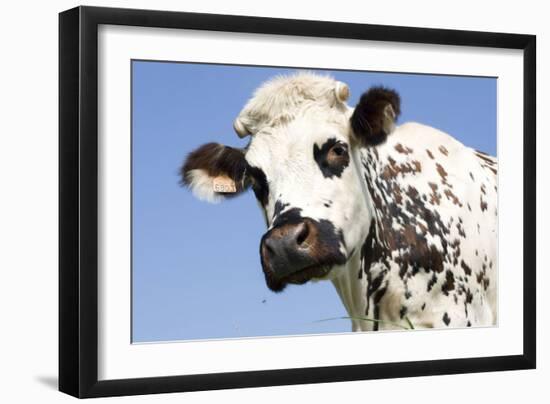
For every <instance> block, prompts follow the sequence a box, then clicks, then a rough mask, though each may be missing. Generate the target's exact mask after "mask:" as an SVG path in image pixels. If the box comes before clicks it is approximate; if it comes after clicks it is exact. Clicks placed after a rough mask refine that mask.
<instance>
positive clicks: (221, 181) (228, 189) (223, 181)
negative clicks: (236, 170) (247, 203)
mask: <svg viewBox="0 0 550 404" xmlns="http://www.w3.org/2000/svg"><path fill="white" fill-rule="evenodd" d="M212 186H213V188H214V192H219V193H222V194H233V193H235V192H237V186H236V185H235V181H233V180H232V179H231V178H229V177H227V176H226V175H219V176H217V177H215V178H214V180H213V181H212Z"/></svg>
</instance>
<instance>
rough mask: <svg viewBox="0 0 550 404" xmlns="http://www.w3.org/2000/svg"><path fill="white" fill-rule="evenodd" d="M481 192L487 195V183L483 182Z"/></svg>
mask: <svg viewBox="0 0 550 404" xmlns="http://www.w3.org/2000/svg"><path fill="white" fill-rule="evenodd" d="M480 189H481V193H483V194H484V195H487V192H485V185H484V184H481V187H480Z"/></svg>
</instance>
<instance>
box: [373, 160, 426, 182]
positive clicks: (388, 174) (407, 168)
mask: <svg viewBox="0 0 550 404" xmlns="http://www.w3.org/2000/svg"><path fill="white" fill-rule="evenodd" d="M388 162H389V164H388V165H386V166H385V167H384V170H383V171H382V174H381V177H382V179H384V180H386V181H387V180H390V179H392V178H395V177H396V176H397V175H398V174H403V175H405V174H416V173H417V172H420V171H421V166H420V162H418V161H416V160H415V161H412V164H409V163H401V164H397V162H396V161H395V160H394V159H393V158H391V157H389V158H388Z"/></svg>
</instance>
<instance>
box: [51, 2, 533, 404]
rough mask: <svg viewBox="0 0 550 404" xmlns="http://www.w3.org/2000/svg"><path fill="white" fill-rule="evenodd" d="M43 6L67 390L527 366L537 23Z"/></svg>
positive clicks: (98, 392)
mask: <svg viewBox="0 0 550 404" xmlns="http://www.w3.org/2000/svg"><path fill="white" fill-rule="evenodd" d="M59 23H60V25H59V26H60V31H59V33H60V52H59V55H60V60H59V64H60V65H59V79H60V90H59V91H60V121H59V122H60V130H59V134H60V269H59V271H60V272H59V275H60V276H59V282H60V288H59V290H60V292H59V293H60V295H59V299H60V307H59V309H60V322H59V335H60V337H59V347H60V349H59V352H60V354H59V355H60V358H59V387H60V390H61V391H63V392H66V393H68V394H71V395H73V396H76V397H100V396H113V395H131V394H147V393H161V392H183V391H194V390H208V389H222V388H238V387H255V386H272V385H284V384H299V383H322V382H333V381H347V380H360V379H377V378H391V377H408V376H421V375H439V374H456V373H466V372H486V371H498V370H512V369H531V368H534V367H535V362H536V361H535V357H536V355H535V352H536V343H535V301H536V297H535V144H536V143H535V118H536V116H535V99H536V97H535V90H536V88H535V47H536V45H535V44H536V41H535V37H534V36H531V35H519V34H502V33H486V32H470V31H451V30H438V29H423V28H410V27H395V26H376V25H365V24H349V23H338V22H324V21H305V20H284V19H272V18H260V17H245V16H225V15H212V14H196V13H180V12H164V11H152V10H149V11H146V10H125V9H109V8H94V7H78V8H75V9H72V10H68V11H65V12H63V13H61V14H60V20H59ZM411 347H414V349H411Z"/></svg>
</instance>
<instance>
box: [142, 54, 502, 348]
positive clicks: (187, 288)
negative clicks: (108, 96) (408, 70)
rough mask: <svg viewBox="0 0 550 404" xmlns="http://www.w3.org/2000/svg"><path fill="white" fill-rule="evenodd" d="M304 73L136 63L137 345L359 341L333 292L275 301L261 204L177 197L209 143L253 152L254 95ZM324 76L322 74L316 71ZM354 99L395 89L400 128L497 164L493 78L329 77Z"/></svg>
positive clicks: (300, 289)
mask: <svg viewBox="0 0 550 404" xmlns="http://www.w3.org/2000/svg"><path fill="white" fill-rule="evenodd" d="M295 70H296V69H280V68H265V67H245V66H228V65H210V64H188V63H166V62H149V61H133V62H132V77H133V78H132V112H133V114H132V153H133V154H132V159H133V161H132V170H133V178H132V185H133V191H132V192H133V195H132V197H133V212H132V213H133V215H132V225H133V235H132V241H133V253H132V254H133V257H132V262H133V267H132V282H133V284H132V299H133V301H132V327H133V329H132V335H133V342H152V341H174V340H189V339H203V338H208V339H210V338H234V337H252V336H274V335H296V334H311V333H314V334H318V333H327V332H348V331H350V324H349V321H347V320H332V321H319V320H323V319H327V318H333V317H340V316H345V315H346V312H345V310H344V308H343V306H342V304H341V303H340V301H339V298H338V296H337V294H336V291H335V290H334V287H333V286H332V284H331V283H330V282H317V283H308V284H306V285H302V286H293V285H291V286H289V287H288V288H287V289H286V290H285V291H284V292H283V293H279V294H275V293H272V292H271V291H269V290H268V289H267V286H266V285H265V281H264V278H263V274H262V270H261V265H260V259H259V252H258V250H259V241H260V238H261V236H262V234H263V233H264V232H265V224H264V221H263V218H262V214H261V212H260V210H259V208H258V206H257V204H256V201H255V198H254V196H253V193H252V192H249V193H246V194H244V195H242V196H240V197H238V198H234V199H231V200H228V201H225V202H223V203H221V204H217V205H211V204H207V203H205V202H201V201H198V200H196V199H195V198H194V197H193V196H192V195H191V194H190V192H189V191H187V190H186V189H184V188H181V187H180V186H179V185H178V180H179V178H178V169H179V167H180V166H181V164H182V162H183V160H184V158H185V156H186V155H187V154H188V153H189V152H190V151H192V150H194V149H195V148H196V147H198V146H200V145H202V144H203V143H206V142H210V141H215V142H219V143H224V144H227V145H231V146H244V145H245V144H246V140H243V139H239V138H238V137H237V135H236V134H235V133H234V131H233V129H232V123H233V120H234V118H235V117H236V116H237V114H238V112H239V111H240V109H241V108H242V107H243V105H244V103H245V102H246V101H247V100H248V98H249V97H250V95H251V94H252V92H253V91H254V89H255V88H256V87H257V86H258V85H260V84H261V83H262V82H264V81H265V80H267V79H269V78H270V77H272V76H274V75H276V74H281V73H291V72H293V71H295ZM309 70H313V69H309ZM323 72H325V73H329V74H331V75H332V76H334V77H335V78H336V79H338V80H341V81H344V82H346V83H347V84H348V85H349V87H350V89H351V97H350V100H349V104H350V105H355V103H356V102H357V100H358V98H359V96H360V95H361V93H362V92H363V91H365V90H366V89H368V88H369V87H370V86H373V85H380V84H382V85H384V86H387V87H392V88H394V89H396V90H397V91H398V92H399V93H400V95H401V99H402V108H401V109H402V115H401V117H400V119H399V123H403V122H407V121H416V122H421V123H424V124H427V125H431V126H434V127H436V128H438V129H441V130H443V131H445V132H447V133H449V134H451V135H453V136H454V137H455V138H457V139H458V140H460V141H461V142H463V143H464V144H466V145H468V146H471V147H474V148H476V149H478V150H482V151H485V152H487V153H489V154H492V155H496V88H497V80H496V79H494V78H474V77H457V76H436V75H417V74H395V73H374V72H347V71H330V70H329V71H326V70H324V71H323Z"/></svg>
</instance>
